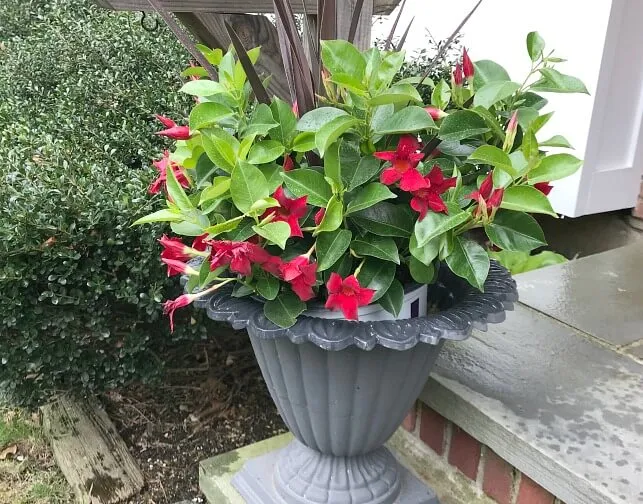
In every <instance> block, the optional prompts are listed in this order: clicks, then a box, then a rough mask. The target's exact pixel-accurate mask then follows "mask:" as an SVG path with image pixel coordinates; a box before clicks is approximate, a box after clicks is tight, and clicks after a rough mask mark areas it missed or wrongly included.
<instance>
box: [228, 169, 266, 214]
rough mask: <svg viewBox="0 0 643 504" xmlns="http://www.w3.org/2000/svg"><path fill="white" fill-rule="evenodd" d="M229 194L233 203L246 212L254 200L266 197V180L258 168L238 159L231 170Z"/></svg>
mask: <svg viewBox="0 0 643 504" xmlns="http://www.w3.org/2000/svg"><path fill="white" fill-rule="evenodd" d="M230 194H231V195H232V201H233V202H234V205H235V206H236V207H237V208H238V209H239V210H240V211H242V212H243V213H246V212H248V211H249V210H250V208H251V207H252V205H253V204H254V203H255V201H258V200H260V199H263V198H267V197H268V195H269V192H268V181H267V180H266V177H265V176H264V174H263V173H261V170H259V168H257V167H256V166H254V165H251V164H250V163H246V162H245V161H239V163H238V164H237V166H236V167H235V169H234V170H233V171H232V177H231V180H230Z"/></svg>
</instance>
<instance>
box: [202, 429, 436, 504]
mask: <svg viewBox="0 0 643 504" xmlns="http://www.w3.org/2000/svg"><path fill="white" fill-rule="evenodd" d="M292 439H293V438H292V435H291V434H282V435H280V436H275V437H273V438H270V439H266V440H265V441H261V442H259V443H254V444H252V445H249V446H245V447H243V448H240V449H238V450H234V451H232V452H228V453H225V454H223V455H219V456H217V457H213V458H211V459H207V460H204V461H202V462H201V463H200V468H199V484H200V487H201V491H202V492H203V494H204V495H205V496H206V498H207V499H208V502H209V503H210V504H283V500H281V499H280V498H279V497H277V496H276V495H275V493H274V489H273V484H272V474H273V469H274V465H275V462H276V460H277V456H278V454H279V452H280V451H281V449H282V448H284V447H285V446H286V445H287V444H288V443H290V441H292ZM400 477H401V481H402V492H401V494H400V496H399V498H398V499H397V500H396V502H395V504H439V501H438V498H437V496H436V494H435V492H433V490H431V489H430V488H429V487H427V486H426V485H425V484H424V483H423V482H422V481H420V480H419V479H418V478H417V477H415V476H414V475H413V474H412V473H411V472H410V471H409V470H408V469H406V468H405V467H404V466H403V465H400Z"/></svg>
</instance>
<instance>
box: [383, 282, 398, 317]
mask: <svg viewBox="0 0 643 504" xmlns="http://www.w3.org/2000/svg"><path fill="white" fill-rule="evenodd" d="M379 304H380V306H381V307H382V308H384V309H385V310H386V311H387V312H389V313H390V314H391V315H393V316H394V317H397V316H399V314H400V311H402V305H403V304H404V287H403V286H402V284H401V283H400V281H399V280H396V279H394V280H393V282H391V285H390V287H389V288H388V289H387V290H386V294H384V295H383V296H382V297H381V298H380V301H379Z"/></svg>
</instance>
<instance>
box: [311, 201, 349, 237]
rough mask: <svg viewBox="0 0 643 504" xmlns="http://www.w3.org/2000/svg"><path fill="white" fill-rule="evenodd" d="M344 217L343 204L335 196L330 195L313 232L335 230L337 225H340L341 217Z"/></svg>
mask: <svg viewBox="0 0 643 504" xmlns="http://www.w3.org/2000/svg"><path fill="white" fill-rule="evenodd" d="M343 218H344V205H343V204H342V202H341V201H340V200H339V198H338V197H337V196H332V197H331V198H330V199H329V200H328V205H327V206H326V212H325V213H324V218H323V219H322V221H321V222H320V223H319V226H317V230H316V231H315V234H318V233H323V232H329V231H335V230H336V229H337V228H338V227H339V226H341V225H342V219H343Z"/></svg>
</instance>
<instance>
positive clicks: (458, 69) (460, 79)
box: [452, 62, 464, 87]
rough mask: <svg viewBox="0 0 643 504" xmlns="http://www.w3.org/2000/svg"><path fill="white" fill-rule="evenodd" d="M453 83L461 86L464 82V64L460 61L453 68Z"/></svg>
mask: <svg viewBox="0 0 643 504" xmlns="http://www.w3.org/2000/svg"><path fill="white" fill-rule="evenodd" d="M452 80H453V84H454V85H455V86H457V87H461V86H462V84H463V83H464V73H463V72H462V65H461V64H460V63H459V62H458V63H456V65H455V68H454V69H453V75H452Z"/></svg>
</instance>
